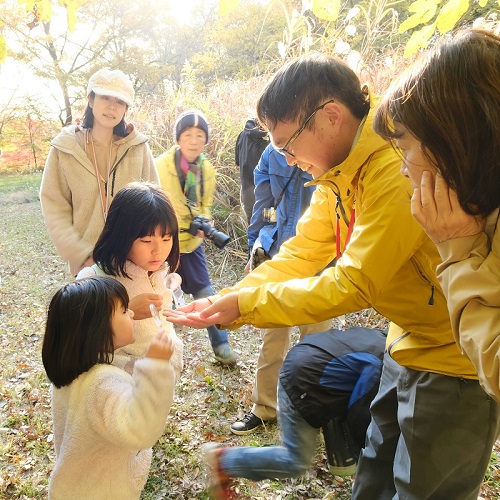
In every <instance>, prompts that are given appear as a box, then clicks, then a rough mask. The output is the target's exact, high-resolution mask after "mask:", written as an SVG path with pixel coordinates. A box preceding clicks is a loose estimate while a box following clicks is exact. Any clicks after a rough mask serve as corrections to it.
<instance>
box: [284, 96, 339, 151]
mask: <svg viewBox="0 0 500 500" xmlns="http://www.w3.org/2000/svg"><path fill="white" fill-rule="evenodd" d="M334 101H335V99H330V100H329V101H326V102H325V103H324V104H322V105H321V106H318V107H317V108H315V109H314V110H313V112H312V113H311V114H310V115H309V116H308V117H307V118H306V120H305V121H304V123H303V124H302V125H301V126H300V127H299V128H298V129H297V130H296V131H295V132H294V133H293V135H292V137H290V139H288V141H287V143H286V144H285V145H284V146H283V147H282V148H277V151H278V153H281V154H282V155H288V156H291V157H292V158H295V155H294V154H293V153H292V152H291V151H289V150H288V148H289V147H290V146H291V144H292V143H293V141H294V140H295V139H297V137H298V136H299V135H300V134H301V133H302V132H303V131H304V129H305V128H306V127H307V124H308V123H309V122H310V121H311V120H312V119H313V117H314V115H315V114H316V113H317V112H318V111H319V110H320V109H323V108H324V107H325V106H326V105H327V104H330V103H331V102H334Z"/></svg>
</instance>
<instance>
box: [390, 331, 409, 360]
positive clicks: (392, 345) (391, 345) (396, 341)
mask: <svg viewBox="0 0 500 500" xmlns="http://www.w3.org/2000/svg"><path fill="white" fill-rule="evenodd" d="M408 335H410V332H406V333H405V334H404V335H401V337H398V338H397V339H394V340H393V341H392V342H391V343H390V344H389V346H388V347H387V352H388V353H389V356H391V358H392V354H391V350H392V348H393V347H394V346H395V345H396V344H397V343H398V342H400V341H401V340H403V339H405V338H406V337H408Z"/></svg>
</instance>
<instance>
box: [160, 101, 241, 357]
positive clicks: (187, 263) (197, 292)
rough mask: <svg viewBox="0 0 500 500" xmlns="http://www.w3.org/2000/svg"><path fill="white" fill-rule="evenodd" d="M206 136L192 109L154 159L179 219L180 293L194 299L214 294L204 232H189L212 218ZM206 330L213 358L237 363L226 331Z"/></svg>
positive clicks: (202, 121) (204, 124)
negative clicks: (197, 220) (172, 139)
mask: <svg viewBox="0 0 500 500" xmlns="http://www.w3.org/2000/svg"><path fill="white" fill-rule="evenodd" d="M208 137H209V135H208V123H207V120H206V118H205V117H204V116H203V114H202V113H201V112H200V111H198V110H196V109H191V110H189V111H186V112H184V113H182V114H181V115H179V116H178V117H177V120H176V122H175V139H176V141H177V143H178V144H177V145H175V146H173V147H172V148H170V150H168V151H166V152H165V153H163V154H162V155H161V156H159V157H158V158H155V163H156V168H157V169H158V174H159V176H160V184H161V186H162V187H163V189H165V191H167V192H168V193H169V195H170V197H171V199H172V202H173V204H174V207H175V211H176V212H177V217H178V218H179V231H180V233H179V240H180V245H181V258H180V265H179V268H178V269H177V273H178V274H180V276H181V277H182V290H183V291H184V292H185V293H189V294H191V295H192V296H193V298H195V299H200V298H204V297H208V296H210V295H213V293H214V291H213V289H212V284H211V282H210V276H209V274H208V269H207V261H206V258H205V252H204V250H203V245H202V243H203V232H202V231H198V232H197V233H196V234H195V235H193V234H191V232H190V231H189V229H190V227H191V223H192V222H193V220H194V219H195V218H196V217H198V216H202V217H205V218H207V219H211V218H212V215H211V213H210V208H211V207H212V203H213V200H214V192H215V170H214V168H213V167H212V165H211V164H210V162H209V161H208V160H207V159H206V156H205V154H204V153H203V150H204V149H205V145H206V144H207V142H208ZM207 331H208V337H209V339H210V344H211V345H212V349H213V351H214V355H215V358H216V359H217V360H218V361H220V362H221V363H223V364H234V363H236V361H237V360H238V355H237V354H236V353H235V352H234V351H233V350H232V349H231V346H230V345H229V342H228V338H227V332H226V330H219V329H217V327H215V326H213V325H212V326H209V327H208V328H207Z"/></svg>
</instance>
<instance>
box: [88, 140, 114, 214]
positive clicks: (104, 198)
mask: <svg viewBox="0 0 500 500" xmlns="http://www.w3.org/2000/svg"><path fill="white" fill-rule="evenodd" d="M90 146H91V148H92V159H93V162H92V163H93V164H94V169H95V176H96V179H97V188H98V189H99V197H100V199H101V208H102V215H103V217H104V222H106V218H107V216H108V200H109V169H110V167H111V153H112V150H113V141H111V143H110V145H109V153H108V164H107V166H106V180H105V181H103V182H101V174H100V173H99V167H98V166H97V158H96V155H95V145H94V138H93V137H92V132H90ZM103 184H104V188H105V189H106V191H104V189H103Z"/></svg>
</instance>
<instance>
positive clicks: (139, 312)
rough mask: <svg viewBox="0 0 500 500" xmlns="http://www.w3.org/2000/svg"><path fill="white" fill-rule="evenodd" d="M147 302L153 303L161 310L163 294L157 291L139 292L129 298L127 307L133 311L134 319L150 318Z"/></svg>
mask: <svg viewBox="0 0 500 500" xmlns="http://www.w3.org/2000/svg"><path fill="white" fill-rule="evenodd" d="M149 304H153V305H154V306H155V307H156V309H158V310H161V308H162V305H163V296H162V295H160V294H159V293H141V294H140V295H137V296H136V297H134V298H133V299H131V300H130V302H129V304H128V307H129V309H132V311H134V319H135V320H140V319H149V318H151V310H150V309H149Z"/></svg>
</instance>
